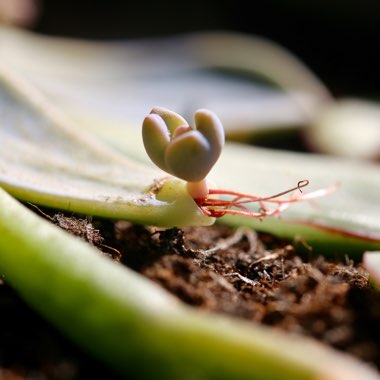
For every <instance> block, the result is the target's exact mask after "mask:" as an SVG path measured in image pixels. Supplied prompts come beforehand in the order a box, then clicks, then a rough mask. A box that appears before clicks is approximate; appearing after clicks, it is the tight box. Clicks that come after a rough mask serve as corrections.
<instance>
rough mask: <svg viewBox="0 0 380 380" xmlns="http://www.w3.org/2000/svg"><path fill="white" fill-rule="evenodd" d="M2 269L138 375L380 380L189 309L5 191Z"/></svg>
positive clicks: (67, 328) (76, 335)
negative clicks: (21, 203) (32, 210)
mask: <svg viewBox="0 0 380 380" xmlns="http://www.w3.org/2000/svg"><path fill="white" fill-rule="evenodd" d="M0 268H1V269H0V270H1V273H2V274H3V275H5V278H6V280H7V281H8V282H9V283H10V284H12V286H13V287H14V288H15V289H16V290H17V291H18V292H19V293H20V294H21V295H22V296H23V298H24V299H25V300H26V301H27V302H28V303H29V304H30V305H31V306H33V307H34V308H35V309H36V310H38V311H39V312H40V313H41V314H42V315H44V316H45V317H46V318H47V319H48V320H50V321H51V323H53V324H54V325H56V326H57V327H58V328H59V329H60V330H62V331H63V332H64V333H65V334H66V335H67V336H69V337H71V339H73V340H74V341H76V342H77V343H78V344H80V345H81V346H82V347H84V348H86V349H87V350H88V351H90V352H92V353H93V354H94V355H96V356H97V357H98V358H99V359H101V360H103V361H105V362H107V363H109V364H110V365H112V366H113V367H114V368H116V369H118V370H119V371H121V372H122V373H124V374H125V375H126V376H128V377H132V378H134V379H151V378H152V377H157V376H159V377H160V378H164V379H168V380H170V379H182V378H184V377H187V378H191V379H195V380H198V379H199V380H201V379H218V380H222V379H225V380H227V379H234V380H237V379H267V380H280V379H281V380H286V379H289V380H290V379H291V380H294V379H297V380H312V379H314V380H320V379H325V380H329V379H330V380H356V379H366V380H375V379H379V375H378V374H377V373H376V372H375V371H374V370H372V369H371V368H369V367H367V366H366V365H364V364H363V363H360V362H359V361H356V360H355V359H353V358H350V357H349V356H346V355H343V354H340V353H338V352H336V351H334V350H332V349H329V348H327V347H326V346H323V345H320V344H318V343H316V342H315V341H313V340H311V339H307V338H302V337H300V336H295V335H290V334H285V333H281V332H280V331H278V330H274V329H270V328H265V327H262V326H258V325H256V324H254V323H245V322H242V321H240V320H237V319H229V318H226V317H222V316H217V315H213V314H207V313H204V312H199V311H196V310H195V309H192V308H190V307H186V306H184V305H183V304H181V303H179V302H178V301H176V300H175V299H174V298H172V297H171V296H170V295H169V294H168V293H167V292H166V291H164V290H163V289H161V288H159V287H158V286H157V285H155V284H153V283H152V282H150V281H149V280H147V279H145V278H143V277H142V276H140V275H138V274H136V273H134V272H132V271H131V270H129V269H127V268H125V267H123V266H121V265H119V264H117V263H115V262H112V261H111V260H109V259H108V258H106V257H105V256H102V255H101V254H100V253H99V252H98V251H96V250H95V249H94V248H93V247H91V246H90V245H88V244H86V243H84V242H83V241H80V240H79V239H77V238H75V237H72V236H70V235H69V234H67V233H66V232H64V231H62V230H60V229H59V228H58V227H56V226H53V225H52V224H51V223H49V222H47V221H46V220H42V219H41V218H39V217H37V216H36V215H35V214H33V213H32V212H30V211H29V210H27V209H26V208H25V207H23V206H22V205H20V204H19V203H18V202H17V201H16V200H14V199H12V198H11V197H10V196H9V195H7V194H6V193H5V192H4V191H2V190H1V189H0Z"/></svg>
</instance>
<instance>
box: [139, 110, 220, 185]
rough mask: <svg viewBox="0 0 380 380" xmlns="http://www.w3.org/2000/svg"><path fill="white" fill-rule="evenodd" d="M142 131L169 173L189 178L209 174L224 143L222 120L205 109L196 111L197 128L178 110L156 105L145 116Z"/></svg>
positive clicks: (152, 155)
mask: <svg viewBox="0 0 380 380" xmlns="http://www.w3.org/2000/svg"><path fill="white" fill-rule="evenodd" d="M164 124H165V125H166V130H165V128H164ZM142 135H143V141H144V147H145V150H146V151H147V153H148V155H149V157H150V158H151V160H152V161H153V162H154V163H155V164H156V165H157V166H158V167H159V168H161V169H163V170H165V171H166V172H167V173H169V174H172V175H174V176H176V177H178V178H181V179H183V180H185V181H189V182H198V181H201V180H203V179H204V178H206V176H207V174H208V173H209V171H210V170H211V169H212V167H213V166H214V164H215V163H216V161H217V160H218V158H219V156H220V153H221V151H222V148H223V145H224V130H223V126H222V123H221V122H220V120H219V119H218V117H217V116H216V115H215V114H214V113H213V112H211V111H209V110H205V109H200V110H198V111H197V112H196V113H195V128H191V127H189V126H188V124H187V122H186V121H185V120H184V119H183V118H182V117H181V116H180V115H178V114H176V113H175V112H173V111H170V110H168V109H166V108H161V107H155V108H153V109H152V111H151V114H150V115H149V116H147V117H146V118H145V119H144V122H143V128H142ZM168 136H170V141H168Z"/></svg>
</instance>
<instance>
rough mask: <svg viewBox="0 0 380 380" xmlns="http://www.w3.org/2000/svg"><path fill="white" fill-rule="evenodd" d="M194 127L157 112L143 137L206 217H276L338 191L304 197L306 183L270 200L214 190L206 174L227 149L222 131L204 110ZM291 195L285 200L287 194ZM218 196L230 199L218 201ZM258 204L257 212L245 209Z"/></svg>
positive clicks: (161, 110)
mask: <svg viewBox="0 0 380 380" xmlns="http://www.w3.org/2000/svg"><path fill="white" fill-rule="evenodd" d="M194 123H195V124H194V127H193V126H190V125H189V124H188V123H187V121H186V120H185V119H184V118H183V117H182V116H180V115H178V114H177V113H175V112H173V111H170V110H168V109H166V108H162V107H154V108H153V109H152V111H151V113H150V114H149V115H148V116H147V117H146V118H145V119H144V122H143V128H142V135H143V141H144V146H145V150H146V152H147V153H148V155H149V157H150V159H151V160H152V161H153V162H154V163H155V164H156V165H157V166H158V167H159V168H161V169H162V170H164V171H165V172H167V173H169V174H171V175H173V176H175V177H178V178H180V179H182V180H185V181H186V182H187V190H188V192H189V194H190V195H191V196H192V198H193V199H194V201H195V202H196V203H197V205H198V207H199V208H200V209H201V210H202V212H203V213H204V214H205V215H207V216H210V217H216V218H218V217H222V216H223V215H226V214H231V215H242V216H248V217H252V218H259V219H261V218H264V217H267V216H278V215H280V214H281V213H282V212H283V211H285V210H286V209H287V208H288V207H289V206H290V204H292V203H295V202H300V201H307V200H311V199H314V198H318V197H322V196H325V195H326V194H328V193H330V192H332V191H334V190H335V187H329V188H325V189H320V190H317V191H314V192H311V193H304V192H303V191H302V189H303V188H304V187H306V186H307V185H308V184H309V181H308V180H307V179H305V180H301V181H299V182H298V183H297V185H296V186H294V187H292V188H290V189H288V190H285V191H281V192H279V193H277V194H274V195H271V196H261V195H256V194H245V193H241V192H238V191H234V190H224V189H218V188H215V189H214V188H210V187H209V182H208V180H207V178H206V177H207V175H208V173H209V172H210V170H211V169H212V167H213V166H214V164H215V163H216V161H217V160H218V158H219V156H220V154H221V152H222V149H223V146H224V141H225V137H224V129H223V126H222V123H221V122H220V120H219V118H218V117H217V116H216V115H215V114H214V113H213V112H211V111H209V110H206V109H200V110H198V111H196V112H195V115H194ZM290 193H293V194H291V195H290V196H288V197H287V198H283V196H284V195H287V194H290ZM219 196H228V197H230V198H231V197H232V198H231V199H219ZM253 202H254V203H257V204H258V206H259V207H258V210H257V211H252V210H250V209H249V208H247V207H246V206H245V204H247V203H253Z"/></svg>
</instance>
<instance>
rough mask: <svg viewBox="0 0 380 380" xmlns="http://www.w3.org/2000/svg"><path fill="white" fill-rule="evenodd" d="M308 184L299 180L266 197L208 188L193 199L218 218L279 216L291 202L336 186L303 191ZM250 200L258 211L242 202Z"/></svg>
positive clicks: (206, 211)
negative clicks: (228, 215)
mask: <svg viewBox="0 0 380 380" xmlns="http://www.w3.org/2000/svg"><path fill="white" fill-rule="evenodd" d="M308 184H309V181H308V180H303V181H299V182H298V184H297V186H296V187H293V188H291V189H288V190H285V191H282V192H281V193H278V194H274V195H271V196H268V197H262V196H260V195H255V194H244V193H240V192H237V191H232V190H223V189H210V190H209V193H208V196H207V197H205V198H198V199H195V202H196V203H197V205H198V206H199V208H200V209H201V210H202V212H203V213H204V214H205V215H207V216H210V217H214V218H220V217H222V216H224V215H226V214H230V215H241V216H248V217H251V218H257V219H263V218H265V217H267V216H279V215H280V214H281V213H282V212H283V211H285V210H286V209H287V208H289V206H290V204H291V203H295V202H302V201H310V200H312V199H315V198H320V197H324V196H325V195H327V194H330V193H332V192H334V191H335V190H336V186H331V187H328V188H325V189H319V190H316V191H313V192H311V193H303V192H302V188H304V187H305V186H307V185H308ZM297 190H298V192H297V193H296V194H294V195H292V196H290V197H288V198H280V197H282V196H283V195H286V194H289V193H291V192H293V191H297ZM213 195H230V196H232V197H233V199H231V200H225V199H216V198H212V197H210V196H213ZM252 202H254V203H258V205H259V208H258V211H251V210H250V209H248V208H247V207H246V206H244V204H246V203H252ZM268 203H269V204H272V205H273V204H274V205H275V206H274V207H269V206H268V205H267V204H268Z"/></svg>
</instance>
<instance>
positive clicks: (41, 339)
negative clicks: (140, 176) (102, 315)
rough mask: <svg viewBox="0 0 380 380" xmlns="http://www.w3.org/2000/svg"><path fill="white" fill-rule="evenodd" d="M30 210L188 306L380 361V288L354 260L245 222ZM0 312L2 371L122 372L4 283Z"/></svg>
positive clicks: (30, 374) (23, 375)
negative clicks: (186, 222)
mask: <svg viewBox="0 0 380 380" xmlns="http://www.w3.org/2000/svg"><path fill="white" fill-rule="evenodd" d="M33 209H34V210H35V211H36V212H37V213H39V214H40V215H41V214H42V215H44V216H45V217H46V218H48V219H50V220H51V222H52V223H55V224H57V225H59V226H60V227H61V228H63V229H65V230H67V231H68V232H70V233H72V234H74V235H77V236H79V237H80V238H82V239H84V240H86V241H88V242H89V243H90V244H92V245H94V246H95V247H97V248H98V249H99V250H101V251H102V252H104V254H105V255H107V256H109V257H110V259H112V260H115V261H117V262H119V264H120V265H127V266H129V267H131V268H133V269H134V270H136V271H138V272H140V273H141V274H143V275H144V276H147V277H149V278H150V279H151V280H152V281H155V282H156V283H158V284H160V285H161V286H163V287H164V288H165V289H167V290H168V291H170V292H171V293H172V294H174V295H176V296H177V297H178V298H180V299H181V300H182V301H183V302H185V303H187V304H189V305H193V306H194V307H198V308H201V309H203V310H210V311H213V312H220V313H224V314H229V315H233V316H234V317H237V318H244V319H248V320H251V321H252V323H263V324H266V325H270V326H273V327H274V328H279V329H283V330H286V331H292V332H296V333H299V334H304V335H308V336H312V337H315V338H316V339H319V340H321V341H323V342H325V343H326V344H328V345H331V346H333V347H335V348H337V349H339V350H342V351H345V352H348V353H351V354H352V355H354V356H356V357H358V358H360V359H362V360H365V361H368V362H370V363H372V364H373V365H375V366H377V367H378V368H379V369H380V332H379V329H378V328H377V326H378V325H379V324H380V296H379V294H378V293H377V292H376V291H375V290H374V289H373V288H372V287H371V285H370V284H369V282H368V274H367V273H366V272H365V271H364V270H363V269H362V268H361V267H360V266H359V265H356V264H354V263H353V262H352V261H350V260H349V259H348V258H341V260H340V261H332V260H330V259H329V260H327V259H325V258H323V257H316V256H315V255H313V253H312V251H310V252H309V254H307V255H302V256H300V255H298V254H297V252H296V251H295V248H294V247H293V245H292V244H291V243H290V242H287V241H283V240H278V239H276V238H274V237H273V236H270V235H267V234H261V233H256V232H255V231H253V230H250V229H244V228H241V229H233V228H230V227H226V226H222V225H219V226H218V225H217V226H213V227H197V228H185V229H177V228H173V229H158V228H154V227H144V226H137V225H133V224H130V223H127V222H120V221H119V222H112V221H108V220H100V219H99V220H98V219H94V220H92V221H90V219H87V218H84V219H81V218H76V217H73V216H65V215H63V214H61V213H59V214H54V213H53V212H52V211H47V210H44V211H42V210H41V209H37V208H33ZM0 316H1V322H2V324H1V327H0V379H2V380H3V379H5V380H8V379H9V380H10V379H12V380H19V379H57V380H58V379H64V380H72V379H73V380H74V379H75V380H76V379H87V378H88V379H89V378H112V379H118V376H117V375H116V374H115V373H113V372H112V371H111V370H110V369H108V368H106V367H104V366H103V365H101V364H100V363H98V362H96V361H95V360H94V359H92V358H91V357H89V356H87V355H86V354H85V353H83V352H82V351H81V350H80V349H78V348H77V347H76V346H74V345H73V344H72V343H71V342H69V341H67V340H66V338H65V337H63V336H62V335H61V334H60V333H59V332H58V331H56V330H55V329H54V328H53V327H52V326H50V325H49V324H48V323H47V322H45V321H44V320H43V319H42V318H40V317H39V316H38V315H37V314H36V313H34V312H33V311H32V310H31V309H29V307H28V306H27V305H26V304H25V303H24V302H23V301H22V300H21V299H20V298H19V297H18V296H17V294H16V293H15V292H14V291H13V290H12V289H11V288H10V287H9V286H7V284H5V283H4V281H2V282H0Z"/></svg>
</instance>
